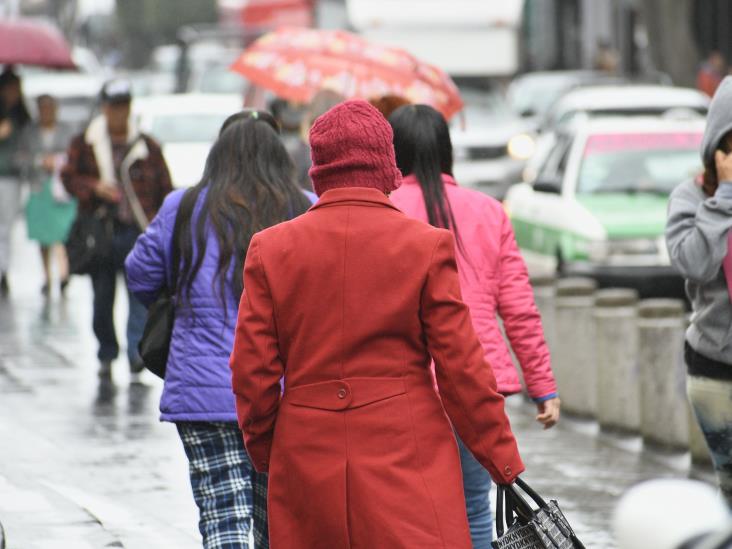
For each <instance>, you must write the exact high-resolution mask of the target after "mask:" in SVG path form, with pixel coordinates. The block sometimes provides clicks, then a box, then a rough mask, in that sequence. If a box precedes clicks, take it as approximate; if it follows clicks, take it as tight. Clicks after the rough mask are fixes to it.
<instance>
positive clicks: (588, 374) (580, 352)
mask: <svg viewBox="0 0 732 549" xmlns="http://www.w3.org/2000/svg"><path fill="white" fill-rule="evenodd" d="M596 288H597V284H596V282H595V281H594V280H592V279H589V278H564V279H560V280H559V281H558V282H557V299H556V340H555V348H554V360H553V365H554V375H555V377H556V379H557V385H558V387H559V396H560V398H561V399H562V410H563V411H566V412H568V413H570V414H574V415H577V416H584V417H595V414H596V411H597V389H596V387H597V382H596V379H597V375H596V364H595V325H594V322H593V321H592V316H593V307H594V304H595V297H594V294H595V289H596Z"/></svg>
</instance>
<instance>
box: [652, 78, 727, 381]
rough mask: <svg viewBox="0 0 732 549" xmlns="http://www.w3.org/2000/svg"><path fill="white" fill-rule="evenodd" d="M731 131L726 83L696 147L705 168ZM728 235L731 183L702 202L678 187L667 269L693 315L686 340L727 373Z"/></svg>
mask: <svg viewBox="0 0 732 549" xmlns="http://www.w3.org/2000/svg"><path fill="white" fill-rule="evenodd" d="M730 131H732V77H730V76H728V77H726V78H725V79H724V80H723V81H722V83H721V85H720V86H719V89H718V90H717V92H716V93H715V95H714V99H712V103H711V105H710V107H709V114H708V117H707V127H706V130H705V132H704V140H703V142H702V151H701V152H702V158H703V160H704V161H705V162H707V161H708V160H711V159H713V158H714V153H715V151H716V149H717V147H718V146H719V143H720V142H721V140H722V138H723V137H724V136H725V135H726V134H727V133H729V132H730ZM730 229H732V182H729V181H727V182H720V185H719V188H718V190H717V192H716V194H715V195H714V196H712V197H708V196H707V195H706V194H704V191H703V190H702V188H701V187H700V186H699V185H698V184H697V183H695V182H694V181H693V180H690V181H686V182H684V183H682V184H681V185H679V186H678V187H677V188H676V189H675V190H674V192H673V193H671V200H670V202H669V211H668V222H667V224H666V244H667V246H668V250H669V254H670V256H671V263H672V264H673V266H674V267H675V268H676V269H677V270H678V271H679V272H680V273H681V275H682V276H683V277H684V278H685V279H686V293H687V294H688V296H689V299H690V300H691V302H692V306H693V308H694V314H693V315H692V318H691V326H690V327H689V330H688V331H687V332H686V340H687V341H688V343H689V345H691V347H692V348H693V349H694V350H695V351H697V352H698V353H700V354H702V355H704V356H706V357H708V358H711V359H713V360H716V361H718V362H723V363H725V364H729V365H730V367H731V368H732V303H731V302H730V294H729V291H728V289H727V280H726V278H725V276H724V270H723V268H722V261H724V258H725V257H726V255H727V253H728V250H727V238H728V234H729V231H730Z"/></svg>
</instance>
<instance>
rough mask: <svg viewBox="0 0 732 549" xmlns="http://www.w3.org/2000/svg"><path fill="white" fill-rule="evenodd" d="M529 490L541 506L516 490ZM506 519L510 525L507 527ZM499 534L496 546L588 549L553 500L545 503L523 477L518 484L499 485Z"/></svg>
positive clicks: (497, 519)
mask: <svg viewBox="0 0 732 549" xmlns="http://www.w3.org/2000/svg"><path fill="white" fill-rule="evenodd" d="M516 486H518V487H519V488H521V490H522V491H523V492H524V493H526V494H527V495H528V496H529V497H530V498H531V499H532V500H534V502H535V503H536V504H537V505H538V506H539V508H538V509H537V510H534V509H533V508H532V507H531V505H530V504H529V503H528V502H527V501H526V500H525V499H524V498H523V496H522V495H521V494H520V493H519V491H518V490H517V489H516ZM504 521H505V525H506V528H507V529H508V530H504ZM496 533H497V534H498V539H497V540H496V541H494V542H492V545H493V547H494V549H509V548H510V549H585V546H584V545H582V542H581V541H580V540H579V539H578V538H577V536H576V535H575V533H574V531H573V530H572V527H571V526H570V525H569V522H567V519H566V518H565V517H564V513H562V511H561V510H560V509H559V504H557V502H556V501H554V500H551V501H549V503H547V502H545V501H544V500H543V499H542V498H541V496H539V494H537V493H536V492H535V491H534V490H533V489H532V488H531V487H530V486H529V485H528V484H526V483H525V482H524V481H523V480H521V479H520V478H517V479H516V482H515V483H514V484H509V485H501V484H499V485H498V495H497V497H496Z"/></svg>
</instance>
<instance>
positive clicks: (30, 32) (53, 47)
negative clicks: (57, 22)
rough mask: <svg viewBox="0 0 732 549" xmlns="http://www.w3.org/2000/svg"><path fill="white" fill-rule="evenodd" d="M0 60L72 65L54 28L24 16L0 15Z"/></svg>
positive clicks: (10, 62)
mask: <svg viewBox="0 0 732 549" xmlns="http://www.w3.org/2000/svg"><path fill="white" fill-rule="evenodd" d="M0 64H3V65H39V66H43V67H54V68H60V69H73V68H75V67H76V65H75V64H74V62H73V60H72V59H71V52H70V50H69V45H68V44H67V43H66V40H65V39H64V37H63V36H62V35H61V33H60V32H59V31H58V30H57V29H56V28H54V27H52V26H50V25H44V24H41V23H37V22H35V21H29V20H27V19H0Z"/></svg>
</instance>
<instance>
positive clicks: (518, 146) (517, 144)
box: [507, 133, 536, 160]
mask: <svg viewBox="0 0 732 549" xmlns="http://www.w3.org/2000/svg"><path fill="white" fill-rule="evenodd" d="M507 149H508V154H509V156H510V157H511V158H513V159H514V160H528V159H529V158H531V156H532V155H533V154H534V151H535V150H536V142H535V141H534V138H533V137H531V136H530V135H528V134H526V133H520V134H518V135H514V136H513V137H512V138H511V139H509V141H508V147H507Z"/></svg>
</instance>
